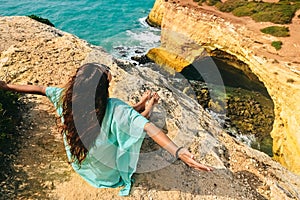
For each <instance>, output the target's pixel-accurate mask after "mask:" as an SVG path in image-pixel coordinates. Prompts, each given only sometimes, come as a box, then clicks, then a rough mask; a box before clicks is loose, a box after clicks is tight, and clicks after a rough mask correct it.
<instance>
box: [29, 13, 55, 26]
mask: <svg viewBox="0 0 300 200" xmlns="http://www.w3.org/2000/svg"><path fill="white" fill-rule="evenodd" d="M27 17H29V18H31V19H34V20H36V21H38V22H41V23H43V24H47V25H49V26H52V27H54V24H52V23H51V22H50V21H49V20H48V19H45V18H42V17H39V16H36V15H28V16H27Z"/></svg>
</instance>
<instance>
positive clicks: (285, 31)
mask: <svg viewBox="0 0 300 200" xmlns="http://www.w3.org/2000/svg"><path fill="white" fill-rule="evenodd" d="M260 31H261V32H263V33H266V34H269V35H273V36H275V37H288V36H290V33H289V28H288V27H282V26H269V27H266V28H263V29H261V30H260Z"/></svg>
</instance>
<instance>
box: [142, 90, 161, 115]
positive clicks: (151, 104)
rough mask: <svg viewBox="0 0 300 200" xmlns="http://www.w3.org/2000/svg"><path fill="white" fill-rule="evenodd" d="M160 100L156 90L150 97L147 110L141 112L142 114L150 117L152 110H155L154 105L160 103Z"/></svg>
mask: <svg viewBox="0 0 300 200" xmlns="http://www.w3.org/2000/svg"><path fill="white" fill-rule="evenodd" d="M158 101H159V96H158V94H157V93H156V92H154V94H153V95H152V97H151V98H150V100H149V102H148V104H147V106H146V107H145V110H144V111H143V112H142V113H141V115H143V116H144V117H146V118H147V119H149V118H150V115H151V112H152V110H153V107H154V106H155V105H156V104H157V103H158Z"/></svg>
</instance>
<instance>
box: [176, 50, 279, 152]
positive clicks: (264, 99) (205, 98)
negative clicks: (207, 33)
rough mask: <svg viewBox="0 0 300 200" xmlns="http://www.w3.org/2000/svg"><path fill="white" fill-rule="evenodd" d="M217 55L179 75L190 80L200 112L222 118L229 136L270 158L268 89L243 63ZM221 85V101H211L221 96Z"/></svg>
mask: <svg viewBox="0 0 300 200" xmlns="http://www.w3.org/2000/svg"><path fill="white" fill-rule="evenodd" d="M217 53H218V56H216V52H214V54H211V56H206V57H202V58H201V59H197V60H196V61H194V62H193V63H192V64H191V65H189V66H187V67H185V68H184V69H183V70H182V71H181V74H182V75H183V76H184V77H185V78H187V79H188V80H189V82H190V84H191V85H192V88H193V90H194V92H195V94H196V95H195V96H196V98H197V100H198V102H199V103H200V104H201V105H202V106H203V108H205V109H207V110H208V111H209V112H211V113H213V114H214V115H215V114H223V117H224V116H225V117H224V122H225V123H223V124H222V126H223V127H224V128H225V130H226V131H227V132H228V133H229V134H230V135H232V136H233V137H235V138H237V139H238V140H240V141H243V142H244V143H246V144H248V145H249V146H251V147H253V148H255V149H258V150H260V151H263V152H265V153H266V154H268V155H270V156H272V155H273V153H272V145H273V141H272V138H271V136H270V132H271V131H272V127H273V122H274V104H273V101H272V99H271V97H270V95H269V94H268V91H267V89H266V88H265V86H264V84H263V83H262V82H261V81H260V80H259V79H258V77H257V76H256V75H255V74H254V73H252V72H251V70H250V69H249V67H248V66H247V65H246V64H245V63H244V62H242V61H240V60H238V59H236V58H235V57H234V56H229V55H227V54H225V53H220V52H217ZM220 55H221V56H220ZM212 65H214V66H216V67H217V69H218V73H219V74H220V75H221V77H222V83H221V82H220V81H219V83H218V82H216V81H215V79H216V78H215V77H216V75H215V74H216V72H214V71H213V70H211V69H212V68H213V66H212ZM199 71H201V73H199ZM204 76H206V78H205V77H204ZM207 77H210V78H207ZM220 84H224V88H225V98H224V99H223V100H222V99H221V98H215V97H214V98H212V93H214V94H218V93H221V92H220V91H217V90H219V88H220ZM215 116H220V115H215Z"/></svg>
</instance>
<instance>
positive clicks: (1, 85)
mask: <svg viewBox="0 0 300 200" xmlns="http://www.w3.org/2000/svg"><path fill="white" fill-rule="evenodd" d="M7 88H8V87H7V83H6V82H4V81H2V80H0V89H2V90H7Z"/></svg>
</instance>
